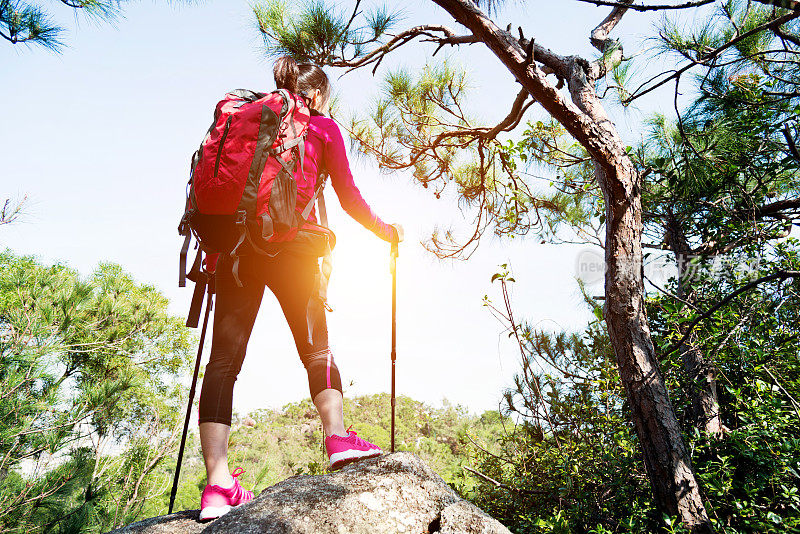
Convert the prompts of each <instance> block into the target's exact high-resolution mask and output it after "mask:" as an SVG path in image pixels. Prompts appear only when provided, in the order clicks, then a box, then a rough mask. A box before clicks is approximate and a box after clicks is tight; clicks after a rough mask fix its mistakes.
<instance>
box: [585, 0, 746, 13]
mask: <svg viewBox="0 0 800 534" xmlns="http://www.w3.org/2000/svg"><path fill="white" fill-rule="evenodd" d="M577 1H578V2H585V3H587V4H594V5H596V6H608V7H617V8H626V9H632V10H634V11H664V10H670V9H691V8H695V7H700V6H705V5H708V4H713V3H714V2H716V1H717V0H697V1H694V2H685V3H683V4H661V5H651V6H648V5H644V4H634V3H633V0H630V3H628V2H625V1H621V2H613V1H610V0H577ZM757 1H758V0H757Z"/></svg>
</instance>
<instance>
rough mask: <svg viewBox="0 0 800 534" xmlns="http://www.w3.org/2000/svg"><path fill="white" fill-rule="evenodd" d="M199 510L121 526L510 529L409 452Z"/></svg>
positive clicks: (189, 532)
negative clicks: (223, 507)
mask: <svg viewBox="0 0 800 534" xmlns="http://www.w3.org/2000/svg"><path fill="white" fill-rule="evenodd" d="M197 517H198V511H197V510H193V511H186V512H178V513H175V514H172V515H167V516H161V517H155V518H152V519H148V520H145V521H140V522H138V523H133V524H132V525H128V526H127V527H124V528H121V529H119V530H115V531H114V533H113V534H161V533H167V532H169V533H175V534H194V533H196V532H203V533H208V534H211V533H214V532H236V533H241V534H247V533H253V534H255V533H259V534H260V533H275V534H283V533H286V534H301V533H302V534H311V533H314V534H362V533H365V534H366V533H369V534H380V533H391V534H394V533H398V534H399V533H408V534H424V533H433V532H441V533H442V534H473V533H474V534H501V533H509V530H508V529H507V528H505V527H504V526H503V525H501V524H500V523H499V522H498V521H496V520H495V519H492V518H491V517H489V516H488V515H486V514H485V513H484V512H483V511H482V510H481V509H479V508H478V507H476V506H475V505H473V504H472V503H469V502H467V501H464V500H463V499H461V498H459V497H458V495H457V494H456V493H455V492H454V491H453V490H452V489H451V488H450V487H449V486H448V485H447V484H446V483H445V481H444V480H442V478H441V477H440V476H439V475H437V474H436V473H435V472H434V471H433V470H432V469H431V468H430V467H428V466H427V465H426V464H425V463H424V462H423V461H422V460H420V459H419V458H418V457H417V456H415V455H413V454H411V453H408V452H398V453H394V454H388V455H383V456H380V457H378V458H373V459H370V460H364V461H362V462H359V463H356V464H351V465H349V466H345V467H344V468H343V469H342V470H340V471H337V472H334V473H330V474H326V475H318V476H306V475H301V476H295V477H291V478H288V479H286V480H284V481H283V482H280V483H278V484H275V485H274V486H271V487H269V488H267V489H265V490H264V491H263V492H261V494H260V495H259V496H258V497H256V498H255V499H253V500H252V501H251V502H249V503H247V504H244V505H242V506H239V507H237V508H235V509H234V510H232V511H231V512H229V513H228V514H226V515H225V516H223V517H221V518H219V519H217V520H215V521H212V522H210V523H200V522H198V520H197ZM509 534H510V533H509Z"/></svg>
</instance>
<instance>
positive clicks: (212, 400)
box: [199, 258, 264, 487]
mask: <svg viewBox="0 0 800 534" xmlns="http://www.w3.org/2000/svg"><path fill="white" fill-rule="evenodd" d="M226 259H227V258H226ZM243 264H244V262H243ZM226 269H227V270H226ZM229 270H230V266H229V264H228V263H227V262H226V261H225V260H223V261H221V262H220V266H219V267H218V269H217V283H216V290H217V295H216V309H215V310H214V331H213V337H212V341H211V357H210V359H209V362H208V365H206V372H205V375H204V377H203V387H202V389H201V391H200V401H199V404H200V410H199V411H200V417H199V422H200V446H201V447H202V449H203V460H204V462H205V465H206V475H207V476H208V483H209V484H212V485H218V486H223V487H229V486H231V485H232V483H233V481H232V479H231V475H230V471H229V470H228V437H229V435H230V427H231V413H232V407H233V406H232V405H233V386H234V383H235V382H236V377H237V376H238V374H239V371H240V370H241V368H242V362H243V361H244V355H245V351H246V349H247V342H248V340H249V339H250V333H251V332H252V330H253V324H254V323H255V320H256V315H257V314H258V308H259V306H260V304H261V297H262V296H263V294H264V285H263V284H258V283H249V284H248V283H247V281H245V282H244V286H243V287H238V286H237V285H236V284H235V282H233V280H232V278H231V275H230V273H229V272H228V271H229Z"/></svg>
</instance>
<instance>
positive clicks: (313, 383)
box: [266, 254, 345, 436]
mask: <svg viewBox="0 0 800 534" xmlns="http://www.w3.org/2000/svg"><path fill="white" fill-rule="evenodd" d="M318 277H319V265H318V263H317V259H316V258H314V257H304V256H299V255H288V254H287V255H286V256H285V257H283V258H281V259H280V261H279V262H276V263H274V264H273V265H272V268H271V269H270V270H269V276H267V277H266V282H267V285H268V286H269V288H270V289H271V290H272V292H273V293H275V296H276V297H277V299H278V302H279V303H280V305H281V309H282V310H283V314H284V315H285V316H286V321H287V322H288V323H289V328H290V329H291V330H292V335H293V336H294V342H295V345H296V346H297V353H298V355H299V356H300V360H301V361H302V362H303V365H304V366H305V368H306V371H307V372H308V387H309V390H310V391H311V399H312V400H313V401H314V405H315V406H316V407H317V411H318V412H319V416H320V419H321V420H322V427H323V430H324V432H325V435H326V436H331V435H333V434H338V435H341V436H344V435H345V429H344V411H343V401H342V384H341V378H340V376H339V368H338V367H337V365H336V362H334V360H333V354H332V353H331V350H330V348H329V346H328V325H327V321H326V318H325V305H324V302H322V299H321V298H320V296H319V285H318V284H319V279H318Z"/></svg>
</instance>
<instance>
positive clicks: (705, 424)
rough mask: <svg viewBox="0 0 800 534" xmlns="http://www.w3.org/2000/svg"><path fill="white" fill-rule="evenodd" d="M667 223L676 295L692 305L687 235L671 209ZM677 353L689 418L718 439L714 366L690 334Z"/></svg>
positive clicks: (720, 426) (719, 421) (720, 428)
mask: <svg viewBox="0 0 800 534" xmlns="http://www.w3.org/2000/svg"><path fill="white" fill-rule="evenodd" d="M666 222H667V226H666V241H667V245H668V246H669V247H670V249H671V250H672V253H673V254H674V255H675V261H676V263H677V265H678V297H679V298H681V299H684V300H686V301H687V302H689V303H690V304H694V300H695V299H694V292H693V291H692V290H691V285H690V280H689V279H688V277H687V276H686V274H687V262H688V261H689V259H690V257H689V256H690V254H691V249H690V248H689V243H688V242H687V240H686V234H685V233H684V232H683V229H682V228H681V226H680V222H679V221H678V220H677V218H676V217H675V215H673V213H672V212H671V211H668V213H667V221H666ZM678 331H679V333H680V334H681V335H683V334H685V333H686V331H685V329H683V328H679V330H678ZM680 355H681V361H682V362H683V368H684V370H685V371H686V377H687V380H688V382H689V390H688V394H689V402H690V403H691V408H690V412H689V420H690V421H691V422H692V424H693V425H695V426H696V427H697V428H699V429H700V430H703V431H705V432H707V433H708V434H710V435H711V436H713V437H715V438H720V437H722V435H723V434H724V426H723V424H722V417H721V416H720V412H719V397H718V395H717V380H716V374H717V373H716V368H715V367H714V365H712V364H710V363H709V362H708V361H706V358H705V357H704V356H703V353H702V351H701V350H700V349H698V348H697V347H695V346H694V345H693V339H692V337H691V336H690V337H689V339H687V340H686V342H685V343H684V344H683V346H681V348H680Z"/></svg>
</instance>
